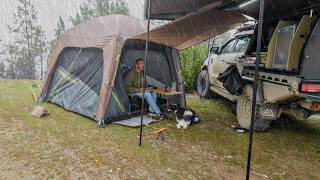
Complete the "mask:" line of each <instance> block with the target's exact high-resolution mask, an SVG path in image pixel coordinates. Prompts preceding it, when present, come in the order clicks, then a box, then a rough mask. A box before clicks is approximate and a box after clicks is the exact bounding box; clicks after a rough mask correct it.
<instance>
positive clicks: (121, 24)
mask: <svg viewBox="0 0 320 180" xmlns="http://www.w3.org/2000/svg"><path fill="white" fill-rule="evenodd" d="M145 31H146V28H145V26H144V24H143V21H141V20H139V19H137V18H134V17H132V16H127V15H110V16H102V17H97V18H94V19H92V20H89V21H85V22H83V23H81V24H79V25H77V26H75V27H73V28H71V29H69V30H67V31H64V32H63V33H62V34H61V35H60V36H59V39H58V41H59V42H60V43H62V44H64V43H65V44H70V43H71V42H72V44H73V45H75V47H104V46H107V45H108V44H109V43H110V40H111V39H112V38H114V37H118V38H119V39H121V40H122V41H123V40H126V39H128V38H129V37H131V36H134V35H137V34H140V33H143V32H145Z"/></svg>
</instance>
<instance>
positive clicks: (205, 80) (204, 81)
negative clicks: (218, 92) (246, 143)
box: [197, 70, 215, 98]
mask: <svg viewBox="0 0 320 180" xmlns="http://www.w3.org/2000/svg"><path fill="white" fill-rule="evenodd" d="M197 93H198V95H199V96H201V97H204V98H210V97H215V96H214V93H213V92H212V91H211V89H210V80H209V73H208V71H207V70H203V71H201V72H200V74H199V76H198V80H197Z"/></svg>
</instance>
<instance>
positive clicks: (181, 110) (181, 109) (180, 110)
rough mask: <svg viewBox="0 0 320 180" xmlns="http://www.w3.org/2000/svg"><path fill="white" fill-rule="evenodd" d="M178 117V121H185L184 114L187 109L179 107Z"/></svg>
mask: <svg viewBox="0 0 320 180" xmlns="http://www.w3.org/2000/svg"><path fill="white" fill-rule="evenodd" d="M175 113H176V115H177V119H183V118H184V113H185V108H182V107H178V109H177V110H176V111H175Z"/></svg>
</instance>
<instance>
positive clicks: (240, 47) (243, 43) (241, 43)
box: [234, 37, 251, 53]
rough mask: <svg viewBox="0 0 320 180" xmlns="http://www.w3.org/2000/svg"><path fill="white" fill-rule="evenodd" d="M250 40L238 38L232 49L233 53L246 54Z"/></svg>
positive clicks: (248, 38)
mask: <svg viewBox="0 0 320 180" xmlns="http://www.w3.org/2000/svg"><path fill="white" fill-rule="evenodd" d="M250 41H251V38H250V37H242V38H239V40H238V42H237V45H236V47H235V48H234V52H243V53H244V52H246V50H247V48H248V46H249V44H250Z"/></svg>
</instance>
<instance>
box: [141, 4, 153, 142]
mask: <svg viewBox="0 0 320 180" xmlns="http://www.w3.org/2000/svg"><path fill="white" fill-rule="evenodd" d="M150 5H151V0H148V28H147V37H146V49H145V53H144V62H145V65H144V71H143V87H144V88H146V86H147V65H148V60H147V58H148V51H149V36H150ZM144 96H145V92H143V95H142V106H141V122H140V136H139V146H141V145H142V128H143V116H144V103H145V99H144Z"/></svg>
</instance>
